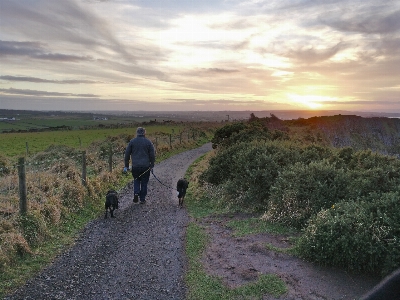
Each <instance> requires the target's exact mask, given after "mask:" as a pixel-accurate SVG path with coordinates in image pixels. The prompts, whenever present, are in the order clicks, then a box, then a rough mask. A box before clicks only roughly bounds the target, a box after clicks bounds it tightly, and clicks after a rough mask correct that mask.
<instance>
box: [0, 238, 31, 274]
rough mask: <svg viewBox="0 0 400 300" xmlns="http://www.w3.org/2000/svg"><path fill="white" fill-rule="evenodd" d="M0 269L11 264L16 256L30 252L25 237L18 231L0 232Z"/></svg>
mask: <svg viewBox="0 0 400 300" xmlns="http://www.w3.org/2000/svg"><path fill="white" fill-rule="evenodd" d="M0 245H1V247H0V270H2V269H3V268H5V267H7V266H9V265H11V264H12V263H13V262H14V261H15V259H16V258H17V257H21V256H24V255H28V254H32V251H31V248H30V247H29V245H28V243H27V241H26V240H25V238H24V237H23V236H22V235H21V234H20V233H18V232H15V231H10V232H3V233H0Z"/></svg>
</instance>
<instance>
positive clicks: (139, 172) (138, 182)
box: [132, 167, 150, 201]
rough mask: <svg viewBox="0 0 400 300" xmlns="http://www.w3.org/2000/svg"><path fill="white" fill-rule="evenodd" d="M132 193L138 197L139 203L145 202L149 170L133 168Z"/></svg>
mask: <svg viewBox="0 0 400 300" xmlns="http://www.w3.org/2000/svg"><path fill="white" fill-rule="evenodd" d="M132 176H133V179H134V180H133V192H134V193H135V194H138V195H139V198H140V201H145V200H146V195H147V184H148V182H149V179H150V168H146V167H134V168H132Z"/></svg>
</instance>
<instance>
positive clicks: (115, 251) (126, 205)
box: [5, 144, 211, 300]
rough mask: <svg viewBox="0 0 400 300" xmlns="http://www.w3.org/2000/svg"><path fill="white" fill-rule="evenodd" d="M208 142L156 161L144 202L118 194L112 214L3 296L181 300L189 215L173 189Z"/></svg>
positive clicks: (128, 194) (208, 147)
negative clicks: (31, 277)
mask: <svg viewBox="0 0 400 300" xmlns="http://www.w3.org/2000/svg"><path fill="white" fill-rule="evenodd" d="M209 150H211V144H207V145H204V146H202V147H200V148H197V149H194V150H190V151H187V152H184V153H181V154H178V155H175V156H174V157H171V158H169V159H168V160H165V161H163V162H161V163H160V164H157V165H156V166H155V168H154V174H155V175H156V176H157V178H158V179H159V180H160V181H161V182H162V183H164V184H165V185H168V186H170V187H171V188H170V189H168V188H166V187H165V186H163V185H161V184H160V183H159V182H158V181H157V180H156V179H155V178H154V176H151V177H150V182H149V191H148V197H147V199H146V200H147V203H146V204H144V205H141V204H134V203H133V202H132V199H133V191H132V188H130V187H129V188H127V189H126V190H124V191H122V192H121V198H120V209H119V210H117V211H116V212H115V215H116V218H114V219H111V218H108V219H103V218H100V219H97V220H94V221H92V222H90V223H89V224H88V225H87V227H86V229H85V230H84V231H83V233H82V234H81V236H80V238H79V239H78V240H77V242H76V244H75V245H74V246H73V247H72V248H71V249H69V250H68V251H67V252H65V253H63V254H62V255H61V256H60V257H58V258H57V259H56V260H55V262H54V263H53V264H52V265H50V266H49V267H47V268H46V269H45V270H43V271H42V272H41V273H40V274H39V275H38V276H36V277H35V278H33V279H32V280H30V281H29V282H27V283H26V284H25V285H24V286H23V287H22V288H20V289H19V290H17V291H16V292H15V293H14V294H12V295H9V296H7V297H6V298H5V299H93V300H99V299H185V294H186V288H185V285H184V281H183V276H184V271H185V259H184V234H185V228H186V226H187V223H188V221H189V220H188V216H187V213H186V211H185V210H184V209H179V208H178V199H177V197H176V194H175V191H174V190H173V189H172V188H173V187H174V186H175V185H176V182H177V180H178V179H179V178H180V177H182V176H183V175H184V173H185V172H186V169H187V168H188V167H189V166H190V164H191V163H192V162H193V161H194V160H195V159H196V158H198V157H199V156H201V155H202V154H204V153H206V152H208V151H209Z"/></svg>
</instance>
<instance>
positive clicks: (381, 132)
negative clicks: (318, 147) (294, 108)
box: [290, 115, 400, 155]
mask: <svg viewBox="0 0 400 300" xmlns="http://www.w3.org/2000/svg"><path fill="white" fill-rule="evenodd" d="M290 123H291V124H292V125H295V126H307V127H309V128H310V129H311V130H312V131H313V133H314V134H318V135H319V136H322V137H324V139H325V140H326V141H327V142H328V143H330V145H332V146H334V147H346V146H350V147H353V148H354V149H356V150H366V149H371V150H372V151H375V152H380V153H383V154H389V155H399V153H400V119H398V118H386V117H371V118H364V117H360V116H356V115H335V116H322V117H312V118H308V119H298V120H293V121H291V122H290Z"/></svg>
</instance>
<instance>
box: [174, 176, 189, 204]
mask: <svg viewBox="0 0 400 300" xmlns="http://www.w3.org/2000/svg"><path fill="white" fill-rule="evenodd" d="M188 186H189V182H188V181H187V180H186V179H184V178H181V179H179V180H178V183H177V184H176V190H177V191H178V199H179V207H181V208H182V207H183V200H184V199H185V195H186V190H187V188H188Z"/></svg>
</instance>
